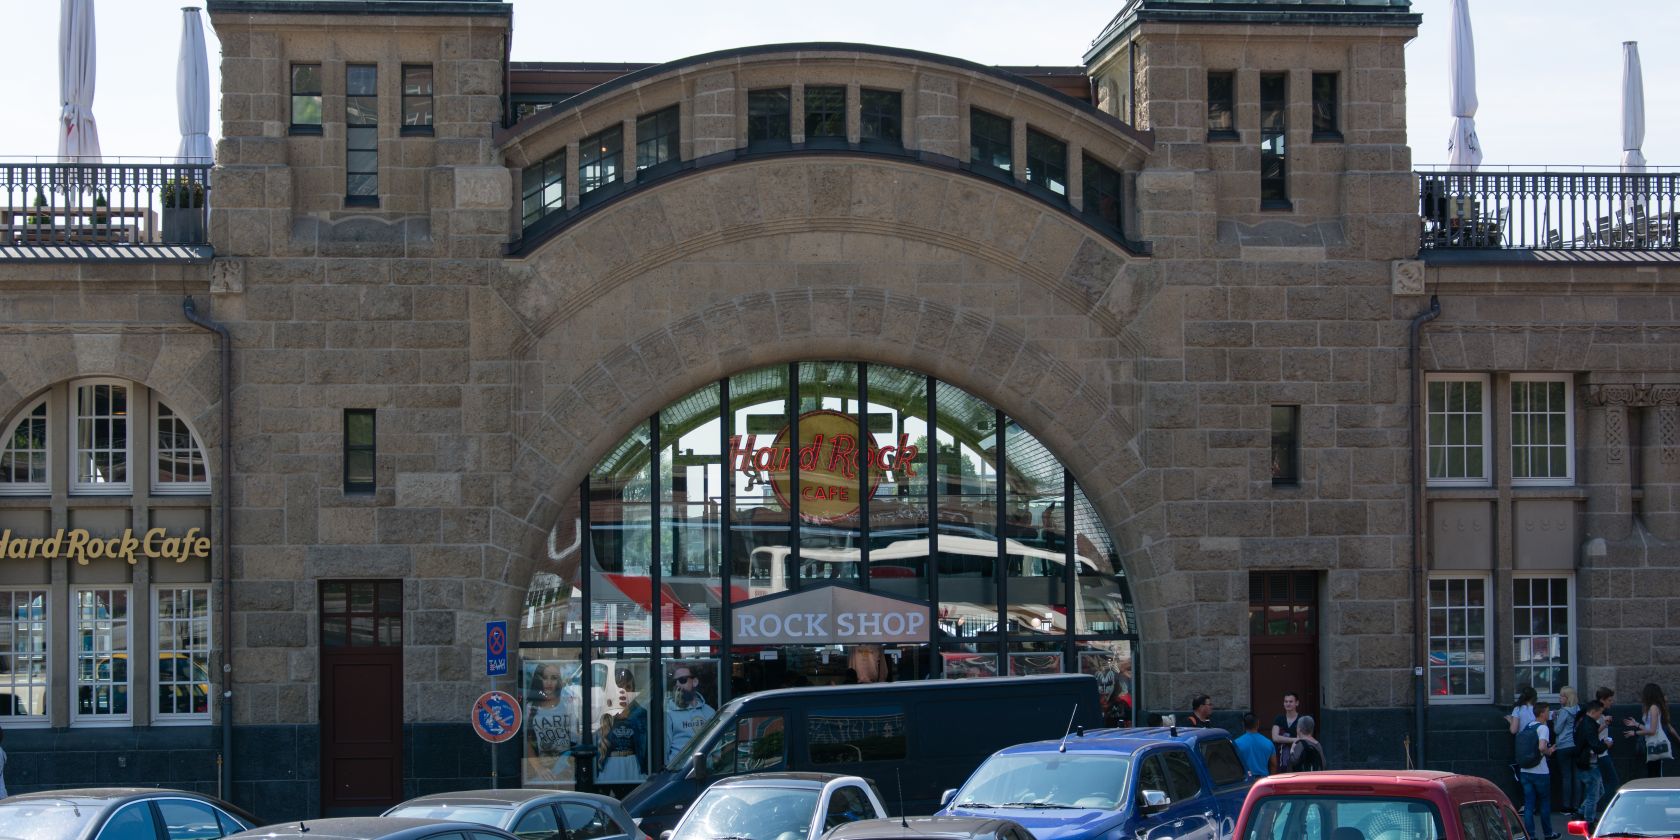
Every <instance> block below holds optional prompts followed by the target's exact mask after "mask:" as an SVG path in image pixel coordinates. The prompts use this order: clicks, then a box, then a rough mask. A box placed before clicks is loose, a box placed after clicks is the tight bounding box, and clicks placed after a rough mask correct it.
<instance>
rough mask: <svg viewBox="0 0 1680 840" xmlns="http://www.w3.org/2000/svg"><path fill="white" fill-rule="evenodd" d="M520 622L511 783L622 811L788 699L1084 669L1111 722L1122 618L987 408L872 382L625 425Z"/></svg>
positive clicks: (1037, 464)
mask: <svg viewBox="0 0 1680 840" xmlns="http://www.w3.org/2000/svg"><path fill="white" fill-rule="evenodd" d="M521 624H522V627H521V630H520V633H519V639H520V653H521V668H520V675H521V690H522V691H523V692H524V697H525V702H526V704H527V709H526V714H527V720H529V721H531V723H532V725H530V726H528V731H527V733H526V737H525V738H524V743H525V745H526V746H525V755H526V761H525V778H524V783H525V784H526V785H533V786H559V787H570V786H574V785H577V786H585V787H588V786H591V785H593V786H594V787H597V788H601V789H605V790H608V791H613V790H615V789H618V788H620V787H621V786H622V787H623V789H624V790H627V789H628V786H630V785H633V784H635V783H637V782H639V781H640V780H641V779H642V778H644V777H645V776H646V775H647V774H648V773H649V772H651V771H654V770H657V769H660V768H662V767H664V766H666V764H667V763H668V762H670V761H671V759H672V758H673V757H674V756H676V755H677V754H678V753H679V752H680V751H681V750H682V749H683V747H684V746H685V745H686V744H687V743H688V741H689V740H690V739H691V738H692V737H693V736H694V734H695V733H696V732H697V731H699V729H700V728H701V727H703V726H704V725H705V724H706V722H707V721H708V720H709V718H710V717H711V715H712V713H713V711H714V710H715V709H717V708H719V707H720V706H721V705H722V704H723V703H726V702H728V701H729V699H730V698H732V697H736V696H739V695H741V694H745V693H748V692H753V691H761V690H765V689H770V688H780V687H786V686H803V685H834V684H840V683H853V682H884V681H893V680H911V679H925V678H928V677H943V678H947V679H953V678H965V677H987V676H998V675H1025V674H1043V673H1090V674H1094V675H1096V676H1097V678H1098V682H1099V685H1100V686H1102V691H1103V702H1104V706H1105V711H1106V713H1107V716H1108V718H1109V720H1110V721H1111V722H1114V723H1119V724H1125V723H1129V721H1130V708H1131V705H1132V691H1133V684H1132V670H1133V669H1132V659H1133V654H1134V651H1135V650H1136V642H1137V636H1136V632H1137V622H1136V617H1135V611H1134V608H1133V605H1132V601H1131V593H1130V588H1129V587H1128V585H1127V581H1126V578H1125V574H1124V572H1123V570H1122V569H1121V568H1120V566H1119V563H1118V560H1117V558H1116V555H1115V551H1114V547H1113V545H1112V543H1111V542H1110V540H1109V537H1108V534H1107V531H1106V530H1105V529H1104V528H1103V527H1102V526H1101V524H1100V523H1099V522H1098V520H1097V517H1096V512H1095V509H1094V508H1093V507H1092V505H1091V504H1090V502H1089V500H1088V499H1087V498H1086V497H1085V494H1084V493H1083V492H1082V491H1081V490H1080V488H1079V486H1078V484H1077V483H1075V482H1074V481H1073V479H1072V476H1071V475H1070V474H1069V473H1068V471H1067V469H1066V468H1065V466H1064V465H1063V464H1062V462H1061V461H1059V460H1058V459H1057V458H1056V457H1055V456H1054V455H1052V454H1051V453H1050V452H1049V450H1048V449H1046V448H1045V447H1044V445H1043V444H1041V443H1040V442H1039V441H1038V440H1037V438H1035V437H1033V435H1032V434H1031V433H1030V432H1028V431H1027V430H1026V429H1024V428H1022V427H1021V426H1020V425H1019V424H1018V423H1016V422H1015V421H1013V420H1012V419H1010V418H1009V417H1007V416H1005V415H1004V414H1003V413H1002V412H1001V411H998V410H997V409H996V408H994V407H992V406H991V405H989V404H987V403H986V402H985V401H983V400H980V399H978V398H976V397H975V396H973V395H971V394H968V393H966V392H964V391H962V390H961V389H959V388H957V387H955V386H952V385H950V384H948V383H944V382H940V381H938V380H936V379H934V378H932V377H929V376H926V375H923V374H919V373H915V372H912V371H908V370H904V369H900V368H894V367H887V366H882V365H868V364H861V363H856V362H800V363H795V364H788V365H777V366H773V367H767V368H762V369H758V370H754V371H749V372H746V373H741V374H737V375H735V376H731V377H729V378H727V379H724V380H720V381H717V382H714V383H711V384H709V385H707V386H705V387H704V388H701V389H699V390H697V391H695V392H694V393H692V394H689V395H688V396H686V397H684V398H683V399H681V400H678V401H677V402H676V403H674V404H672V405H670V406H668V407H667V408H665V409H664V410H662V411H660V412H659V413H658V414H655V415H654V416H653V417H650V418H648V419H647V420H646V421H644V422H642V423H640V424H638V425H637V426H636V427H635V428H633V429H631V430H630V431H629V432H628V433H627V434H626V435H625V436H624V437H623V438H622V440H621V441H620V442H619V443H618V444H617V445H616V446H615V447H613V449H612V450H611V451H610V452H608V453H607V455H606V456H605V457H603V458H602V459H601V461H600V462H599V463H598V464H597V465H596V466H595V468H594V469H593V470H592V471H591V472H590V475H589V478H588V479H587V480H586V481H585V482H584V484H583V486H581V487H580V488H578V491H577V493H576V494H575V495H574V496H572V498H571V499H569V500H568V501H567V502H566V504H565V505H564V507H563V511H562V514H561V516H560V519H559V522H558V523H557V524H556V526H555V528H554V530H553V531H552V532H551V533H550V535H549V541H548V551H547V556H546V557H545V558H542V559H541V561H540V562H539V563H538V564H537V567H536V571H535V573H534V574H533V576H532V580H531V588H530V591H529V593H528V595H527V598H526V605H525V611H524V614H523V616H522V621H521ZM580 745H593V746H595V747H596V749H595V750H594V751H593V753H594V754H593V755H590V752H591V751H589V750H584V751H582V752H581V753H580V752H579V751H578V750H576V749H575V748H576V747H578V746H580ZM580 754H581V756H582V757H581V758H580ZM580 761H581V762H582V765H581V766H580V764H579V762H580ZM620 792H622V791H620Z"/></svg>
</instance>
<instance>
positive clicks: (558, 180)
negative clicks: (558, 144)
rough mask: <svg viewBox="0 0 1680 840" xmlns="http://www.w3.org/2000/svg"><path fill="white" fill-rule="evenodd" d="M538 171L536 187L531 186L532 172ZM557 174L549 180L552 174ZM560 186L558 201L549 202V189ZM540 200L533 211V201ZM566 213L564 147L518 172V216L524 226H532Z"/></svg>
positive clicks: (527, 227)
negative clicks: (531, 205)
mask: <svg viewBox="0 0 1680 840" xmlns="http://www.w3.org/2000/svg"><path fill="white" fill-rule="evenodd" d="M533 172H534V173H536V176H537V178H536V182H535V183H536V189H532V188H531V186H530V184H531V179H530V177H529V176H530V175H531V174H532V173H533ZM550 174H552V175H554V178H553V180H549V175H550ZM553 188H558V190H559V196H558V200H556V201H552V202H551V201H549V200H548V199H547V196H548V195H549V190H550V189H553ZM533 198H535V199H537V200H538V204H537V208H538V209H537V212H536V214H535V215H533V214H532V213H531V210H530V202H531V200H532V199H533ZM564 212H566V150H565V149H561V150H560V151H558V152H555V153H554V154H552V155H549V156H548V157H546V158H543V159H542V160H540V161H537V162H536V163H534V164H532V165H531V166H527V167H525V168H524V169H523V170H520V173H519V218H520V221H521V225H520V226H521V227H522V228H525V229H529V228H530V227H531V226H532V225H535V224H537V223H538V222H541V221H542V220H543V219H546V218H548V217H549V216H552V215H555V214H557V213H564Z"/></svg>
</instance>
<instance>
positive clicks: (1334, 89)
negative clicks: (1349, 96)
mask: <svg viewBox="0 0 1680 840" xmlns="http://www.w3.org/2000/svg"><path fill="white" fill-rule="evenodd" d="M1320 79H1329V80H1330V98H1329V99H1328V100H1323V99H1320V98H1319V95H1318V82H1319V80H1320ZM1309 84H1310V85H1311V87H1310V89H1309V93H1310V94H1311V96H1310V97H1309V103H1310V105H1311V107H1312V140H1313V142H1314V143H1340V142H1342V74H1341V73H1338V72H1335V71H1327V72H1316V71H1315V72H1314V73H1313V74H1312V78H1311V80H1310V82H1309ZM1320 105H1328V108H1327V111H1328V113H1329V126H1328V127H1326V128H1320V127H1319V117H1320V116H1321V114H1320V111H1319V106H1320Z"/></svg>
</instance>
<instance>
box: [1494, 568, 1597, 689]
mask: <svg viewBox="0 0 1680 840" xmlns="http://www.w3.org/2000/svg"><path fill="white" fill-rule="evenodd" d="M1534 580H1561V581H1563V582H1564V598H1565V599H1566V600H1565V602H1564V604H1563V610H1564V624H1565V625H1566V628H1565V632H1566V633H1567V638H1566V640H1565V642H1564V645H1563V648H1564V650H1563V652H1564V656H1565V661H1564V665H1563V667H1564V672H1565V677H1564V680H1563V685H1575V684H1576V683H1575V676H1576V664H1577V660H1576V657H1575V653H1576V648H1577V646H1578V644H1579V638H1578V635H1577V629H1576V627H1577V625H1578V624H1579V614H1580V607H1579V605H1580V598H1579V596H1578V595H1577V594H1576V591H1575V574H1574V572H1565V571H1562V570H1535V571H1525V572H1513V573H1512V574H1511V603H1510V604H1509V606H1508V610H1507V618H1508V619H1509V620H1510V622H1511V674H1512V676H1513V677H1514V682H1515V684H1516V686H1517V688H1518V689H1521V688H1522V687H1523V686H1525V685H1533V680H1532V679H1529V680H1527V681H1525V680H1523V679H1522V678H1521V677H1520V676H1519V675H1520V674H1521V673H1522V669H1525V668H1529V669H1532V668H1540V667H1546V666H1540V665H1524V664H1522V662H1521V661H1520V660H1519V659H1518V658H1517V648H1518V646H1519V645H1520V644H1521V641H1522V640H1523V639H1537V638H1543V637H1541V636H1536V635H1533V634H1526V633H1525V634H1519V633H1518V632H1517V630H1518V627H1519V625H1518V624H1517V609H1518V607H1517V592H1516V585H1517V582H1518V581H1534ZM1531 597H1532V592H1531ZM1522 609H1529V610H1532V609H1534V606H1533V602H1532V600H1531V601H1530V605H1529V606H1527V607H1523V608H1522ZM1544 609H1548V610H1554V609H1557V605H1556V604H1547V605H1546V606H1545V607H1544ZM1535 693H1536V694H1537V695H1538V696H1539V699H1541V700H1545V701H1547V702H1556V701H1557V700H1558V694H1557V692H1555V691H1553V692H1544V691H1540V690H1539V689H1538V688H1536V689H1535Z"/></svg>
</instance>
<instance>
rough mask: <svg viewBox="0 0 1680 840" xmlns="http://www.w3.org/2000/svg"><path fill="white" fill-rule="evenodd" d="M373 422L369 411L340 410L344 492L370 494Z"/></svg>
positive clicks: (372, 479)
mask: <svg viewBox="0 0 1680 840" xmlns="http://www.w3.org/2000/svg"><path fill="white" fill-rule="evenodd" d="M376 453H377V448H376V446H375V445H374V418H373V409H371V408H347V409H345V410H344V492H346V493H372V492H373V491H374V486H375V485H374V469H373V468H374V458H375V455H376Z"/></svg>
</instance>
